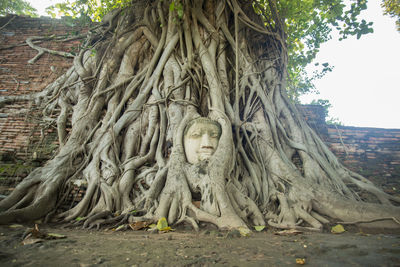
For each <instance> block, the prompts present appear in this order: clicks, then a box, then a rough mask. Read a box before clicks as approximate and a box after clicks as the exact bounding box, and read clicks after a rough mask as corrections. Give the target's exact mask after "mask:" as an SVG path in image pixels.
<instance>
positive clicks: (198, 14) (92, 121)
mask: <svg viewBox="0 0 400 267" xmlns="http://www.w3.org/2000/svg"><path fill="white" fill-rule="evenodd" d="M174 4H175V7H174V8H171V3H170V1H166V0H164V1H156V0H153V1H152V0H147V1H146V0H141V1H133V2H132V4H131V5H128V6H126V7H125V8H122V9H115V10H113V11H112V12H110V13H109V14H107V15H106V16H105V17H104V19H103V20H102V22H101V23H100V24H98V25H97V26H96V27H94V28H92V29H91V30H90V31H89V33H88V35H87V39H86V40H85V43H84V46H83V48H82V49H81V50H80V52H79V54H78V55H77V56H75V58H74V60H73V66H72V67H71V68H70V69H69V70H68V71H67V72H66V73H64V74H63V75H61V76H60V77H59V78H58V79H57V80H55V81H54V82H53V83H51V84H49V85H48V86H47V87H46V88H45V89H44V90H43V91H42V92H40V93H37V94H35V95H33V96H32V97H33V98H32V101H34V103H36V105H39V106H41V107H42V108H43V117H44V118H46V116H53V115H54V114H57V119H56V125H57V133H58V141H59V149H58V151H57V153H56V154H55V156H54V157H53V158H52V159H51V160H49V161H48V162H47V163H46V164H45V165H44V166H42V167H39V168H37V169H35V170H34V171H32V172H31V173H30V174H29V176H28V177H27V178H25V179H24V180H23V181H22V182H21V183H20V184H19V185H18V186H17V187H16V188H15V190H14V191H13V192H12V193H11V194H10V195H9V196H8V197H7V198H6V199H4V200H2V201H1V202H0V209H1V213H0V223H9V222H13V221H26V220H36V219H40V218H43V219H46V220H48V221H64V222H71V221H77V220H76V219H77V218H79V222H80V223H83V224H84V226H85V227H93V226H102V225H109V224H127V223H132V222H137V221H157V220H159V219H160V218H163V217H165V218H166V219H167V221H168V223H169V224H171V225H176V224H180V223H187V224H189V225H191V226H193V228H194V229H198V227H199V223H200V222H206V223H211V224H214V225H216V226H217V227H218V228H220V229H233V228H239V227H244V228H250V227H252V226H262V225H269V226H272V227H276V228H282V229H288V228H297V229H309V230H321V229H323V226H324V225H326V224H328V223H330V222H339V221H341V222H347V223H367V224H372V223H375V226H378V227H386V226H388V227H399V226H400V224H399V220H400V208H399V206H398V204H399V202H400V199H399V197H395V196H392V195H389V194H387V193H385V192H383V191H382V190H381V189H380V188H378V187H377V186H375V185H374V184H372V183H371V182H370V181H369V180H367V179H366V178H364V177H362V176H360V175H358V174H357V173H354V172H352V171H350V170H349V169H347V168H346V167H345V166H343V165H342V164H341V163H340V162H339V161H338V159H337V158H336V157H335V156H334V154H333V153H332V152H331V151H329V149H328V148H327V146H326V145H325V144H324V143H323V142H322V141H321V139H320V137H319V136H318V135H317V134H316V133H315V132H314V131H313V130H312V129H311V128H310V127H309V126H308V125H307V123H306V122H305V120H304V118H303V117H302V116H301V115H300V113H299V112H298V110H297V108H296V106H295V105H294V104H293V102H292V101H291V100H290V99H289V98H288V96H287V91H286V88H287V81H288V77H287V76H288V72H287V71H286V70H287V65H288V49H287V40H288V39H287V35H286V33H285V28H284V23H283V20H282V18H281V17H280V15H281V14H280V13H279V12H278V10H277V5H276V4H277V2H276V1H274V0H271V1H265V3H264V4H265V5H266V6H267V7H268V10H269V12H265V13H264V17H262V16H261V15H259V14H256V12H255V11H254V6H253V5H252V3H251V1H241V0H218V1H217V0H191V1H183V0H182V1H175V2H174ZM67 125H71V127H67ZM294 158H297V160H296V164H295V162H294V160H293V159H294ZM79 183H86V184H87V188H86V191H85V194H84V196H83V197H82V200H81V201H80V202H79V203H78V204H77V205H75V206H73V207H70V209H62V208H61V203H63V201H64V199H65V197H66V195H68V193H69V192H70V189H71V188H72V187H73V186H74V185H76V184H79ZM360 193H362V194H360ZM365 196H368V197H367V198H366V197H365ZM367 200H372V201H370V202H367Z"/></svg>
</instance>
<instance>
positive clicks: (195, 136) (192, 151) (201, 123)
mask: <svg viewBox="0 0 400 267" xmlns="http://www.w3.org/2000/svg"><path fill="white" fill-rule="evenodd" d="M220 136H221V126H220V125H219V124H218V123H217V122H215V121H212V120H210V119H207V118H198V119H195V120H193V121H191V122H189V124H188V125H187V126H186V129H185V132H184V137H183V145H184V147H185V154H186V159H187V161H188V162H189V163H191V164H196V163H198V162H200V161H203V160H207V159H209V158H210V157H211V156H212V155H213V154H214V152H215V150H216V149H217V146H218V141H219V137H220Z"/></svg>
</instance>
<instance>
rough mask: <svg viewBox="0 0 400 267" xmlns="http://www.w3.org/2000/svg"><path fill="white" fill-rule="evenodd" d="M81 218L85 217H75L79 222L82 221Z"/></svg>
mask: <svg viewBox="0 0 400 267" xmlns="http://www.w3.org/2000/svg"><path fill="white" fill-rule="evenodd" d="M81 220H83V217H76V218H75V221H77V222H79V221H81Z"/></svg>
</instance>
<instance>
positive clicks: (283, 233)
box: [275, 229, 303, 235]
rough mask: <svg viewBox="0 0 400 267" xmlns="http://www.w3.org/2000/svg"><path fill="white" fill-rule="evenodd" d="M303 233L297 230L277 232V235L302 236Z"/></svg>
mask: <svg viewBox="0 0 400 267" xmlns="http://www.w3.org/2000/svg"><path fill="white" fill-rule="evenodd" d="M302 233H303V232H302V231H299V230H296V229H288V230H282V231H279V232H276V233H275V234H276V235H298V234H302Z"/></svg>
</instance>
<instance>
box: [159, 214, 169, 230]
mask: <svg viewBox="0 0 400 267" xmlns="http://www.w3.org/2000/svg"><path fill="white" fill-rule="evenodd" d="M157 229H158V230H159V231H166V232H168V231H170V230H172V229H171V227H169V226H168V222H167V219H165V217H162V218H161V219H159V220H158V222H157Z"/></svg>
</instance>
